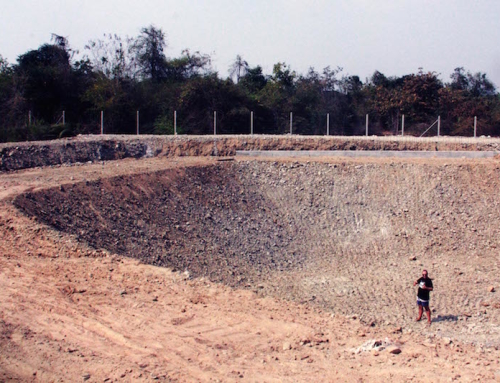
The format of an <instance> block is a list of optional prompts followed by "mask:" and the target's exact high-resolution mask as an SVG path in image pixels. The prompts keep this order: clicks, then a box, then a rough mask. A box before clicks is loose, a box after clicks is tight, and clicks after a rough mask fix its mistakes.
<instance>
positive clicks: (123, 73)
mask: <svg viewBox="0 0 500 383" xmlns="http://www.w3.org/2000/svg"><path fill="white" fill-rule="evenodd" d="M133 43H134V40H133V39H132V38H130V37H120V36H118V35H116V34H106V33H105V34H104V35H103V38H102V39H97V40H90V41H89V42H88V44H86V45H85V51H86V52H87V53H86V54H85V55H84V59H87V60H88V61H89V63H90V64H91V65H92V68H93V70H94V71H96V72H98V73H101V74H102V75H103V76H105V77H107V78H109V79H114V78H117V79H123V78H134V77H135V74H136V72H137V64H136V58H135V56H134V55H133V48H132V47H133Z"/></svg>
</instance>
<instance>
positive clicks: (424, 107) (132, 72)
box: [0, 26, 500, 142]
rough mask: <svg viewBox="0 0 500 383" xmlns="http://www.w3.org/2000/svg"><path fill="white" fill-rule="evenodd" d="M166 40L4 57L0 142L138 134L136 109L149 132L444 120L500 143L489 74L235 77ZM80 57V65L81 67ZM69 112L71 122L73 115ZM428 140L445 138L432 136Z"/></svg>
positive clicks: (55, 47) (317, 130) (349, 127)
mask: <svg viewBox="0 0 500 383" xmlns="http://www.w3.org/2000/svg"><path fill="white" fill-rule="evenodd" d="M166 47H167V42H166V36H165V34H164V32H163V31H162V30H161V29H158V28H156V27H154V26H149V27H145V28H142V29H141V31H140V33H139V35H138V36H136V37H134V38H131V37H121V36H118V35H114V34H105V35H104V36H103V37H102V38H100V39H97V40H91V41H89V43H88V44H87V45H86V46H85V47H84V53H83V55H79V54H78V52H76V51H75V50H73V49H72V48H71V46H70V45H69V43H68V40H67V39H66V38H65V37H62V36H58V35H53V36H52V39H51V41H50V43H46V44H43V45H42V46H40V47H39V48H38V49H36V50H30V51H28V52H26V53H24V54H22V55H20V56H19V57H18V59H17V62H16V63H15V64H9V63H8V62H7V61H6V60H5V59H3V58H2V56H0V128H1V131H0V141H2V142H7V141H23V140H43V139H53V138H58V137H64V136H71V135H76V134H92V133H99V132H100V129H101V127H100V123H101V121H100V113H101V111H102V112H103V113H104V119H105V123H104V126H105V133H110V134H134V133H136V128H137V126H136V124H137V121H136V111H140V131H141V133H144V134H173V132H174V119H173V114H174V111H176V114H177V132H178V133H181V134H210V133H213V112H214V111H217V132H218V133H220V134H248V133H250V112H253V116H254V119H253V121H254V122H253V124H254V125H253V126H254V133H257V134H283V133H287V132H289V131H290V128H289V126H290V112H293V133H297V134H304V135H308V134H314V135H324V134H326V132H327V115H328V122H329V125H328V128H329V134H332V135H334V134H335V135H356V134H365V116H366V115H367V114H368V115H369V116H370V123H369V127H370V134H377V135H382V134H399V133H400V132H401V128H402V126H401V125H402V118H401V117H402V115H404V116H405V121H406V125H405V134H412V135H420V134H422V133H423V132H425V130H426V129H427V128H428V127H429V126H430V124H431V123H432V122H433V121H435V120H436V118H437V116H440V121H441V134H443V135H463V136H471V135H472V134H473V124H474V116H477V117H478V121H479V122H478V134H481V135H493V136H499V135H500V97H499V94H498V93H497V91H496V89H495V86H494V85H493V83H492V82H491V81H490V80H489V79H488V77H487V75H486V74H484V73H471V72H469V71H466V70H465V69H464V68H462V67H458V68H456V69H455V70H454V72H453V74H452V75H451V77H450V79H449V81H448V82H443V81H441V80H440V79H439V75H438V74H437V73H435V72H424V71H423V70H422V69H420V70H419V71H418V72H417V73H414V74H409V75H405V76H401V77H396V76H392V77H387V76H385V75H384V74H383V73H380V72H379V71H375V72H374V73H373V75H372V76H371V78H369V79H366V80H365V81H364V82H363V81H362V80H361V79H360V78H359V77H358V76H352V75H346V74H344V73H343V70H342V68H340V67H335V68H332V67H326V68H324V69H323V70H322V71H316V70H315V69H314V68H310V69H309V70H308V72H307V73H305V74H299V73H297V72H296V71H294V70H293V69H292V68H291V67H290V66H289V65H288V64H286V63H283V62H278V63H276V64H275V65H274V67H273V71H272V73H271V74H264V73H263V70H262V67H261V66H259V65H257V66H251V65H249V64H248V63H247V62H246V61H245V60H244V59H243V58H242V57H241V56H239V55H238V56H237V57H236V59H235V61H234V63H233V64H232V65H231V67H230V68H229V70H228V75H229V76H227V77H222V76H220V75H219V74H218V73H217V72H215V71H214V70H213V69H212V68H211V58H210V56H209V55H206V54H202V53H200V52H191V51H189V50H187V49H186V50H184V51H183V52H182V54H181V55H180V57H176V58H168V57H167V56H166V54H165V49H166ZM77 56H79V57H81V58H79V59H76V57H77ZM63 112H64V119H65V121H64V123H63V120H62V115H63ZM428 134H435V132H434V133H432V131H431V132H430V133H428Z"/></svg>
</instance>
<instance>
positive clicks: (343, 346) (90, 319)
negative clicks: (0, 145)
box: [0, 157, 500, 382]
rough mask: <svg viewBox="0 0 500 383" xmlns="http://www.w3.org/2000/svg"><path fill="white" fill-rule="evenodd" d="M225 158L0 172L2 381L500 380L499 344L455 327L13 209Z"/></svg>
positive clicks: (160, 159) (133, 161) (476, 261)
mask: <svg viewBox="0 0 500 383" xmlns="http://www.w3.org/2000/svg"><path fill="white" fill-rule="evenodd" d="M273 161H276V159H274V160H273ZM332 161H337V162H340V161H342V162H344V163H345V162H353V163H355V164H356V166H361V165H363V164H367V163H368V164H369V163H370V160H369V159H363V160H355V159H349V160H347V159H336V160H332ZM377 161H378V162H379V163H383V161H388V160H377ZM435 161H436V160H433V162H435ZM215 162H216V161H215V160H214V159H211V158H196V157H195V158H189V157H186V158H174V159H172V158H170V159H168V160H166V159H165V158H149V159H142V160H135V159H126V160H121V161H108V162H99V163H93V164H80V165H78V166H56V167H49V168H36V169H28V170H20V171H16V172H10V173H2V174H0V381H2V382H3V381H6V382H10V381H19V382H30V381H33V382H52V381H61V382H66V381H76V382H77V381H88V382H115V381H124V382H126V381H145V382H149V381H173V382H187V381H189V382H192V381H199V382H210V381H212V382H233V381H244V382H296V381H304V382H305V381H318V382H332V381H341V382H344V381H345V382H387V381H391V382H406V381H412V382H449V381H463V382H468V381H479V382H486V381H500V365H499V360H500V351H499V350H498V347H497V346H495V345H487V344H486V343H481V342H474V341H471V339H468V340H467V339H465V340H464V341H462V340H460V339H456V338H453V337H447V336H443V333H445V330H446V326H455V325H456V324H455V323H454V322H452V323H448V322H446V321H443V322H438V323H433V324H432V325H431V326H430V327H428V326H427V325H426V324H425V322H423V321H422V322H420V323H416V324H415V323H413V322H412V321H411V320H409V319H406V320H401V321H400V322H397V321H395V322H394V321H393V322H391V323H383V322H382V323H377V324H376V325H374V326H372V325H371V324H370V323H366V322H365V321H360V320H359V317H358V316H356V315H340V314H339V313H335V312H332V311H331V310H327V309H322V308H321V307H319V306H317V305H315V304H314V302H296V301H290V300H285V299H283V298H279V297H276V296H264V295H263V294H261V293H259V292H256V291H253V290H251V289H237V288H230V287H228V286H225V285H222V284H217V283H213V282H210V281H209V280H208V279H206V278H196V279H193V278H191V277H190V276H189V275H188V274H187V273H183V272H173V271H171V270H170V269H168V268H161V267H155V266H150V265H145V264H143V263H141V262H139V261H138V260H135V259H130V258H125V257H121V256H119V255H117V254H114V253H112V252H109V251H103V250H95V249H93V248H90V247H89V246H88V245H86V244H85V243H83V242H81V241H77V239H76V238H75V237H74V236H71V235H68V234H65V233H63V232H59V231H56V230H54V229H52V228H50V227H48V226H46V225H44V224H42V223H40V222H39V221H37V220H36V219H34V218H28V217H27V216H25V215H23V214H22V213H21V212H20V211H19V210H17V209H16V208H15V207H14V205H13V202H12V201H13V199H14V198H15V197H16V196H17V195H19V194H21V193H24V192H27V191H31V192H34V191H36V190H39V189H44V188H48V187H60V185H67V184H68V183H77V182H83V181H89V182H91V181H93V180H98V179H104V178H109V177H114V176H117V175H131V174H138V173H144V172H152V171H160V170H165V169H169V168H175V167H190V166H205V165H211V164H214V163H215ZM489 163H492V164H493V165H492V166H494V167H495V166H497V165H496V164H495V163H494V161H493V160H491V161H490V162H489ZM466 164H470V162H467V163H466ZM494 213H496V214H498V212H494ZM439 261H440V262H442V263H443V266H442V267H445V266H444V264H445V262H446V260H443V259H440V260H439ZM497 261H498V258H497ZM480 262H482V260H481V258H474V260H473V261H471V265H470V267H473V266H478V263H480ZM488 262H491V260H488ZM487 265H489V263H488V264H487ZM419 267H420V266H419V265H416V268H417V269H418V268H419ZM463 270H465V271H467V270H468V269H467V268H466V266H464V269H463ZM385 272H386V273H387V275H386V277H387V278H388V279H389V278H390V277H391V276H390V274H391V273H392V271H391V270H387V271H385ZM366 277H367V278H370V276H369V275H368V276H366ZM410 282H411V281H409V283H410ZM483 287H484V289H486V288H488V286H482V287H481V288H483ZM410 288H411V287H410ZM498 288H500V286H497V289H498ZM492 294H496V292H492ZM495 302H496V301H495ZM494 304H495V303H494V302H493V301H492V303H491V305H494ZM373 305H374V306H375V307H374V308H373V309H374V311H377V307H376V306H377V301H376V299H375V300H374V302H373ZM484 307H485V308H486V307H487V306H484ZM487 308H488V310H489V309H490V308H491V309H496V308H494V307H487ZM471 316H472V314H471ZM474 318H475V317H473V318H472V319H473V320H475V319H474ZM476 319H477V321H480V320H481V318H480V317H477V318H476ZM472 323H474V322H472ZM495 326H496V327H497V328H498V323H490V327H495Z"/></svg>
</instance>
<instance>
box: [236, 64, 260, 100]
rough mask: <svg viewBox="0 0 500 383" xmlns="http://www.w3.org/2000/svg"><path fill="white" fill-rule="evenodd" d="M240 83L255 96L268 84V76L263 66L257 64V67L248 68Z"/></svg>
mask: <svg viewBox="0 0 500 383" xmlns="http://www.w3.org/2000/svg"><path fill="white" fill-rule="evenodd" d="M238 84H239V85H240V86H242V87H243V88H244V89H246V90H247V92H249V93H250V95H252V97H254V98H255V96H256V94H257V93H258V92H259V91H261V90H262V89H263V88H264V87H265V86H266V84H267V78H266V77H265V76H264V74H263V73H262V67H261V66H256V67H255V68H248V69H247V70H246V73H245V75H244V76H243V77H241V78H240V81H239V82H238Z"/></svg>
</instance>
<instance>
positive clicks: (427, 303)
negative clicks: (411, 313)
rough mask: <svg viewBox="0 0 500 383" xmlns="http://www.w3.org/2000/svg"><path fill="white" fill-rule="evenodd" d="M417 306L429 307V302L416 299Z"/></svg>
mask: <svg viewBox="0 0 500 383" xmlns="http://www.w3.org/2000/svg"><path fill="white" fill-rule="evenodd" d="M417 305H419V306H422V307H429V301H424V300H422V299H420V298H417Z"/></svg>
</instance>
